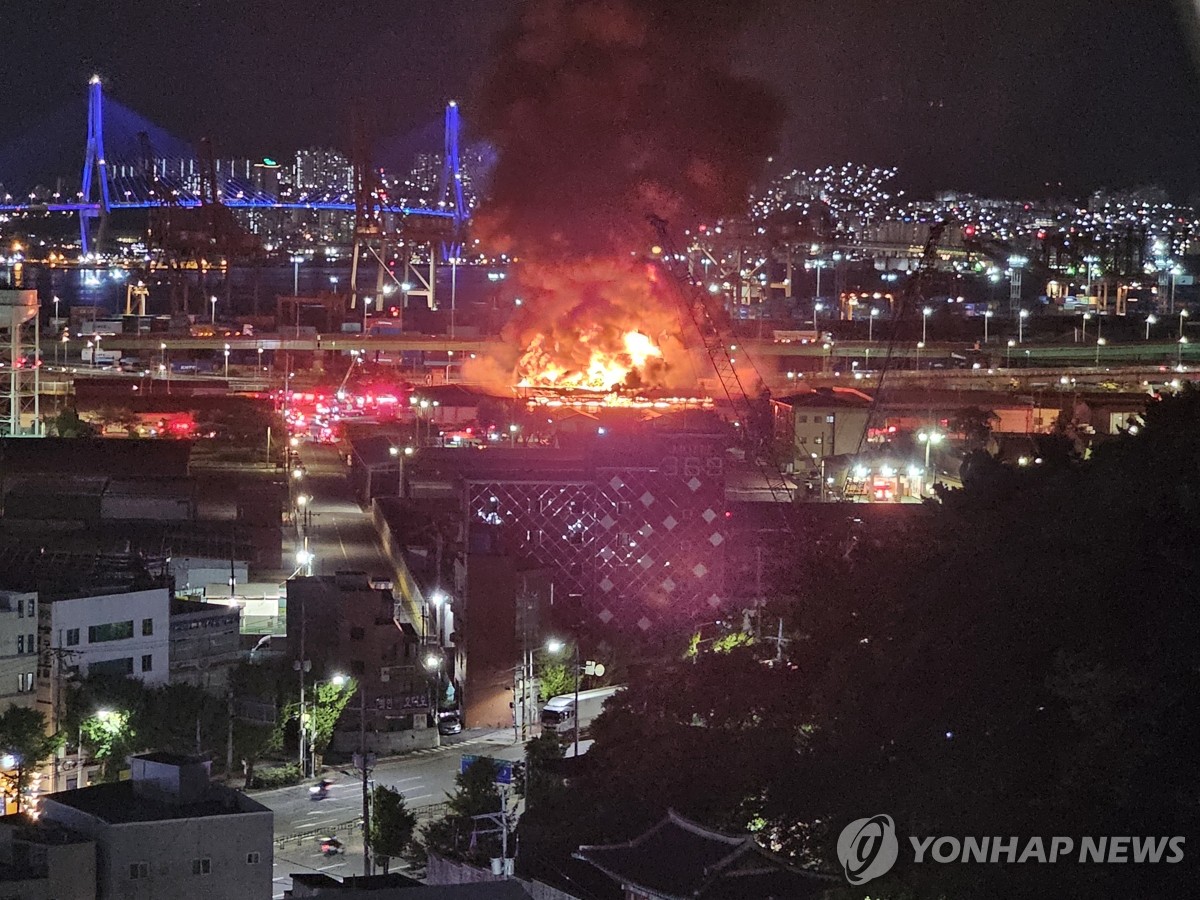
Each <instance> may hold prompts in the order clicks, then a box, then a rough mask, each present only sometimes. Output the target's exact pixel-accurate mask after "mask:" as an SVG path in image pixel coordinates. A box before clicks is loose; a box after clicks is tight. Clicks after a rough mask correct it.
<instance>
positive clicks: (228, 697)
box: [80, 688, 233, 787]
mask: <svg viewBox="0 0 1200 900" xmlns="http://www.w3.org/2000/svg"><path fill="white" fill-rule="evenodd" d="M225 702H226V706H227V710H228V713H229V727H228V730H227V731H226V735H225V778H226V780H228V779H229V778H230V777H231V773H232V772H233V689H232V688H230V689H229V691H228V692H226V694H225ZM80 787H82V785H80Z"/></svg>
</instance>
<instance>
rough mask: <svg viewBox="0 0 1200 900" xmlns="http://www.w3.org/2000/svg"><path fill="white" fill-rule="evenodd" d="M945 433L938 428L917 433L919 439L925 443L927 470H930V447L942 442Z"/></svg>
mask: <svg viewBox="0 0 1200 900" xmlns="http://www.w3.org/2000/svg"><path fill="white" fill-rule="evenodd" d="M944 437H945V435H944V434H942V433H941V432H940V431H938V430H937V429H930V430H929V431H921V432H918V433H917V440H918V441H920V442H921V443H922V444H924V445H925V471H926V472H928V471H929V448H930V447H932V446H934V445H935V444H940V443H941V442H942V438H944Z"/></svg>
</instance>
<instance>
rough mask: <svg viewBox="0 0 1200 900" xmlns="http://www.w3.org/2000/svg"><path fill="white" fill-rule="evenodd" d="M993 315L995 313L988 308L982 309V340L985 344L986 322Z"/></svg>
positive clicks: (986, 335) (986, 336) (986, 334)
mask: <svg viewBox="0 0 1200 900" xmlns="http://www.w3.org/2000/svg"><path fill="white" fill-rule="evenodd" d="M993 315H995V313H993V312H992V311H991V310H990V309H987V310H984V312H983V342H984V343H985V344H986V343H987V342H988V322H989V321H990V320H991V318H992V316H993Z"/></svg>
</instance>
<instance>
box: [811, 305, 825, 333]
mask: <svg viewBox="0 0 1200 900" xmlns="http://www.w3.org/2000/svg"><path fill="white" fill-rule="evenodd" d="M824 308H825V304H823V303H814V304H813V334H814V335H816V334H817V313H819V312H820V311H821V310H823V309H824ZM813 340H816V337H815V336H814V338H813Z"/></svg>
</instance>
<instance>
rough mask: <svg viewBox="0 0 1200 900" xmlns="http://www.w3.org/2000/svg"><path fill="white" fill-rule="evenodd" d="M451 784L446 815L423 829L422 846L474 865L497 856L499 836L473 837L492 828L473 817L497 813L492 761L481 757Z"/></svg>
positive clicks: (497, 797)
mask: <svg viewBox="0 0 1200 900" xmlns="http://www.w3.org/2000/svg"><path fill="white" fill-rule="evenodd" d="M454 783H455V785H456V787H455V790H454V792H453V793H452V794H447V795H446V806H447V812H446V815H445V816H443V817H442V818H441V819H438V820H436V821H434V822H431V823H429V824H428V825H427V826H425V829H424V832H423V837H424V839H425V845H426V846H427V847H428V848H429V849H430V850H433V851H434V852H436V853H439V854H441V855H443V856H450V857H456V858H459V859H465V860H467V861H469V862H475V863H481V862H484V861H486V860H488V859H491V858H493V857H496V856H499V855H500V839H499V837H498V836H497V835H494V834H487V835H478V834H477V831H480V830H484V831H486V830H488V829H489V828H492V827H494V826H490V825H487V824H486V823H481V822H479V821H478V820H476V819H475V818H473V817H474V816H481V815H486V814H493V815H494V814H496V813H499V812H500V791H499V789H498V788H497V787H496V769H495V767H494V766H493V764H492V761H491V760H490V759H488V758H487V757H482V756H481V757H480V758H479V759H477V760H475V762H473V763H472V764H471V765H469V766H467V768H466V771H463V772H460V773H459V774H458V775H456V776H455V778H454Z"/></svg>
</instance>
